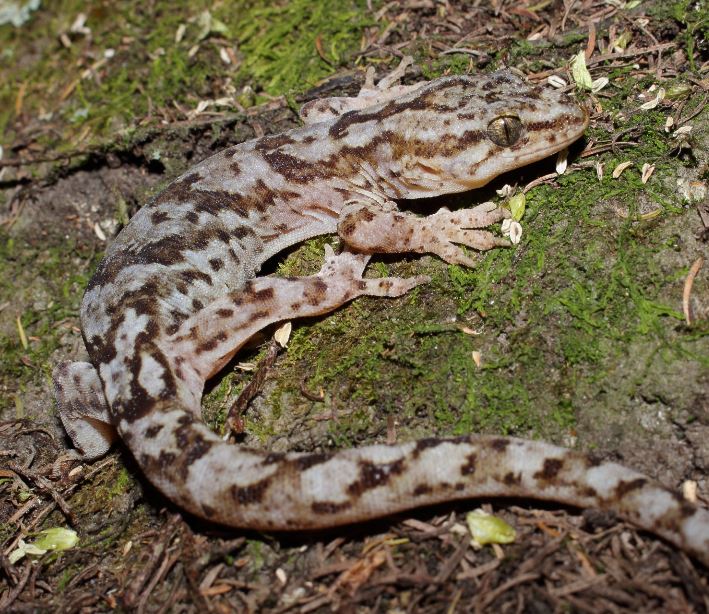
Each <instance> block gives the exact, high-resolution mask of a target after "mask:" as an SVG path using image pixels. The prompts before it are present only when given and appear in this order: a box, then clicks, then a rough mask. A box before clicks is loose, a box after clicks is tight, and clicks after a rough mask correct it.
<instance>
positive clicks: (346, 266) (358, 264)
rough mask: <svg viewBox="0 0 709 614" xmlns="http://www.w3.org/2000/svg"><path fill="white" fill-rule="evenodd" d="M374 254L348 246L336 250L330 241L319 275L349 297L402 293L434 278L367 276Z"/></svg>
mask: <svg viewBox="0 0 709 614" xmlns="http://www.w3.org/2000/svg"><path fill="white" fill-rule="evenodd" d="M370 257H371V256H370V255H369V254H357V253H355V252H351V251H347V250H346V251H343V252H342V253H339V254H335V252H334V251H333V249H332V247H331V246H330V245H325V264H323V267H322V268H321V269H320V272H319V273H318V275H317V277H319V278H321V279H322V280H323V281H324V282H326V283H327V284H328V287H330V288H332V287H333V286H336V287H338V288H340V290H341V292H343V294H344V295H345V296H346V299H345V300H349V299H350V298H354V297H355V296H363V295H368V296H388V297H396V296H401V295H402V294H406V293H407V292H408V291H409V290H412V289H413V288H415V287H416V286H419V285H421V284H424V283H427V282H429V281H431V278H430V277H428V276H427V275H416V276H414V277H406V278H403V277H378V278H375V279H366V278H364V277H362V274H363V273H364V268H365V267H366V266H367V262H369V259H370Z"/></svg>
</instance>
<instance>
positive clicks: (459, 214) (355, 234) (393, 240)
mask: <svg viewBox="0 0 709 614" xmlns="http://www.w3.org/2000/svg"><path fill="white" fill-rule="evenodd" d="M506 217H510V212H509V211H507V210H506V209H502V208H500V207H496V206H495V205H494V204H493V203H483V204H482V205H478V206H477V207H473V208H472V209H462V210H459V211H448V210H447V209H441V210H439V211H438V212H436V213H434V214H433V215H431V216H429V217H425V218H421V217H416V216H414V215H411V214H407V213H402V212H401V211H398V210H396V209H394V208H393V207H384V208H383V207H379V206H376V205H372V204H369V203H359V202H358V203H353V204H350V205H348V206H347V207H346V208H345V209H343V211H342V214H341V215H340V219H339V221H338V224H337V232H338V234H339V235H340V237H341V238H342V240H343V241H344V242H345V243H346V244H347V245H348V246H349V247H351V248H352V249H354V250H356V251H358V252H363V253H365V254H374V253H390V254H397V253H405V252H414V253H418V254H423V253H429V254H436V255H437V256H439V257H440V258H442V259H443V260H445V261H446V262H448V263H450V264H461V265H464V266H475V260H473V259H472V258H470V257H469V256H467V255H466V254H465V252H464V251H463V250H462V249H461V248H460V247H458V246H457V245H456V244H460V245H465V246H467V247H472V248H474V249H477V250H480V251H484V250H488V249H491V248H493V247H497V246H509V245H510V242H509V241H508V240H507V239H504V238H502V237H497V236H495V235H494V234H492V233H491V232H488V231H485V230H478V229H480V228H484V227H486V226H490V225H491V224H495V223H497V222H499V221H501V220H503V219H504V218H506Z"/></svg>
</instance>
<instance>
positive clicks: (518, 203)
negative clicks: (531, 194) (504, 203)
mask: <svg viewBox="0 0 709 614" xmlns="http://www.w3.org/2000/svg"><path fill="white" fill-rule="evenodd" d="M508 204H509V207H510V212H511V213H512V219H513V220H514V221H515V222H519V221H520V220H521V219H522V217H523V216H524V208H525V206H526V204H527V197H526V196H525V195H524V194H522V193H521V194H515V195H514V196H513V197H512V198H510V200H509V203H508Z"/></svg>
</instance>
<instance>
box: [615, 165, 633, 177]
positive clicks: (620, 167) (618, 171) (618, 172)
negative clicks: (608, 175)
mask: <svg viewBox="0 0 709 614" xmlns="http://www.w3.org/2000/svg"><path fill="white" fill-rule="evenodd" d="M632 164H633V163H632V162H629V161H628V162H621V163H620V164H619V165H618V166H616V167H615V168H614V169H613V179H618V177H620V175H621V174H622V173H623V171H624V170H625V169H626V168H628V167H629V166H631V165H632Z"/></svg>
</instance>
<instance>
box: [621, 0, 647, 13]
mask: <svg viewBox="0 0 709 614" xmlns="http://www.w3.org/2000/svg"><path fill="white" fill-rule="evenodd" d="M642 3H643V0H630V2H628V3H626V5H625V7H624V8H625V10H626V11H629V10H630V9H634V8H635V7H636V6H640V5H641V4H642Z"/></svg>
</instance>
